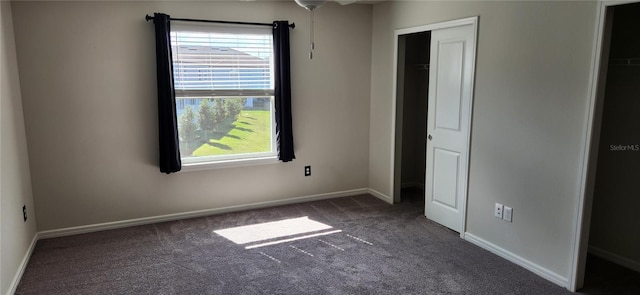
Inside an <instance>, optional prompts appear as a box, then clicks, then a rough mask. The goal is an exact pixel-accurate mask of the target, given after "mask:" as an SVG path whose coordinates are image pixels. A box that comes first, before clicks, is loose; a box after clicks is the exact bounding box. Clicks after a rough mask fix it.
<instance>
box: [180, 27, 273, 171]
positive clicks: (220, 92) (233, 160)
mask: <svg viewBox="0 0 640 295" xmlns="http://www.w3.org/2000/svg"><path fill="white" fill-rule="evenodd" d="M171 31H172V33H173V32H178V31H182V32H184V31H188V32H205V33H207V32H208V33H231V34H260V35H265V34H269V35H271V34H272V33H271V27H264V28H261V27H247V26H235V25H219V24H215V25H210V24H198V25H181V24H180V25H172V29H171ZM172 49H173V50H175V48H172ZM271 50H272V57H273V42H271ZM174 63H175V62H174ZM270 69H271V85H272V88H271V89H238V90H227V89H210V90H209V89H206V90H185V89H175V93H176V108H177V104H178V103H179V101H180V100H183V99H213V98H270V99H269V102H270V103H269V104H270V105H269V110H270V118H271V120H270V121H271V143H270V145H271V151H270V152H258V153H242V154H228V155H217V156H202V157H185V155H183V154H182V151H180V152H181V155H180V158H181V161H182V170H181V171H184V172H188V171H200V170H209V169H219V168H228V167H238V166H252V165H263V164H274V163H279V161H278V159H277V146H276V122H275V105H274V102H275V96H274V95H275V94H274V88H273V87H274V86H273V85H274V82H273V78H274V64H273V58H272V59H271V65H270ZM194 111H196V112H197V109H196V110H194Z"/></svg>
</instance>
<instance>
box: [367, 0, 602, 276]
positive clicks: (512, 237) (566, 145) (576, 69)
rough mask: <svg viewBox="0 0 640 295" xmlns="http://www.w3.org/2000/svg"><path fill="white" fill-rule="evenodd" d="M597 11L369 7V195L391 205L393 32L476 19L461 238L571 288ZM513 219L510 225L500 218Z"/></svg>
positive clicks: (591, 6)
mask: <svg viewBox="0 0 640 295" xmlns="http://www.w3.org/2000/svg"><path fill="white" fill-rule="evenodd" d="M596 7H597V3H596V2H584V1H581V2H574V1H568V2H560V1H552V2H538V1H535V2H533V1H531V2H521V1H517V2H504V1H500V2H498V1H495V2H488V1H487V2H484V1H471V2H454V1H452V2H432V1H429V2H392V3H383V4H378V5H375V6H374V11H373V47H372V48H373V50H372V74H371V77H372V79H371V114H370V116H371V121H370V129H371V133H370V148H369V150H370V156H369V185H370V186H371V188H373V189H375V190H377V191H380V192H383V193H385V194H391V180H392V178H391V176H392V174H391V173H393V170H392V166H391V144H390V143H391V142H392V138H391V128H392V126H393V124H392V122H391V120H392V113H391V109H392V102H393V101H392V97H393V95H392V94H393V93H392V91H393V90H392V81H393V78H394V77H392V72H393V69H392V67H393V46H394V44H393V32H394V30H396V29H401V28H408V27H415V26H420V25H426V24H432V23H437V22H442V21H447V20H453V19H460V18H466V17H470V16H479V17H480V21H479V34H478V52H477V63H476V85H475V91H474V106H473V121H472V124H473V127H472V134H471V151H470V170H469V192H468V204H467V224H466V230H467V232H468V233H469V234H471V235H473V236H475V237H478V238H480V239H482V240H484V241H487V242H488V243H490V244H492V245H493V246H495V247H497V248H499V249H501V251H503V253H509V254H511V255H512V256H516V257H519V258H521V259H523V260H525V261H528V262H529V263H531V264H532V265H534V266H536V267H539V268H540V269H543V270H545V271H546V272H547V273H549V274H551V275H552V276H555V277H557V278H558V279H559V280H562V281H568V277H569V273H570V267H571V266H570V261H571V256H572V254H573V249H572V237H573V235H574V231H575V220H574V216H575V214H576V211H577V207H578V188H579V180H580V167H581V161H582V158H581V156H580V151H581V150H583V148H584V130H585V129H586V127H585V126H586V125H585V124H586V120H585V118H586V111H587V102H588V89H589V73H590V63H591V57H592V50H593V42H594V40H593V37H594V28H595V16H596ZM496 202H499V203H502V204H505V205H507V206H510V207H513V208H514V211H513V222H512V223H507V222H504V221H501V220H499V219H497V218H495V217H493V207H494V203H496Z"/></svg>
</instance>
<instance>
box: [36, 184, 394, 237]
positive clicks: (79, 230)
mask: <svg viewBox="0 0 640 295" xmlns="http://www.w3.org/2000/svg"><path fill="white" fill-rule="evenodd" d="M366 193H370V194H372V195H374V196H376V197H378V198H380V196H377V195H376V194H374V193H372V192H371V190H370V189H366V188H362V189H354V190H347V191H340V192H332V193H325V194H316V195H310V196H302V197H295V198H289V199H284V200H277V201H267V202H260V203H253V204H245V205H237V206H229V207H222V208H214V209H205V210H197V211H190V212H182V213H175V214H167V215H159V216H151V217H143V218H135V219H128V220H121V221H113V222H105V223H99V224H91V225H83V226H75V227H68V228H61V229H54V230H47V231H41V232H39V233H38V234H39V235H38V236H39V239H47V238H56V237H63V236H70V235H77V234H84V233H90V232H97V231H102V230H110V229H117V228H124V227H131V226H137V225H144V224H151V223H158V222H165V221H173V220H180V219H188V218H194V217H201V216H208V215H215V214H222V213H229V212H237V211H243V210H250V209H260V208H267V207H274V206H282V205H290V204H297V203H304V202H310V201H318V200H325V199H333V198H340V197H348V196H355V195H361V194H366ZM383 200H385V201H386V199H383Z"/></svg>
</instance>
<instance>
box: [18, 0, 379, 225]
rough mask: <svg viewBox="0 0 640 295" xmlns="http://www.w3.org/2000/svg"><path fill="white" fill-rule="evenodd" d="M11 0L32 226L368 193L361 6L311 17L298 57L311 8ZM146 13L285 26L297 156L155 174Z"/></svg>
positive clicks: (331, 8)
mask: <svg viewBox="0 0 640 295" xmlns="http://www.w3.org/2000/svg"><path fill="white" fill-rule="evenodd" d="M12 5H13V9H14V11H13V12H14V25H15V32H16V47H17V51H18V53H19V55H18V64H19V69H20V79H21V82H22V95H23V101H24V111H25V122H26V127H27V139H28V142H29V147H30V149H29V159H30V161H31V171H32V180H33V194H34V201H35V202H36V204H38V207H37V208H36V211H37V212H36V213H37V215H38V230H40V231H42V230H51V229H60V228H66V227H73V226H81V225H89V224H98V223H103V222H111V221H121V220H128V219H133V218H142V217H148V216H158V215H164V214H173V213H180V212H188V211H194V210H203V209H212V208H221V207H227V206H235V205H242V204H252V203H258V202H268V201H277V200H284V199H287V198H293V197H301V196H309V195H315V194H323V193H332V192H340V191H345V190H353V189H361V188H367V187H368V176H367V175H368V160H369V159H368V155H369V150H368V148H369V145H368V142H369V98H370V93H369V91H370V72H371V70H370V68H371V54H370V52H371V13H372V8H371V6H369V5H349V6H341V5H338V4H336V3H329V4H327V5H325V6H324V7H322V9H321V10H318V11H317V12H316V15H315V16H316V32H315V37H316V40H315V41H316V51H315V53H314V59H313V60H309V59H308V46H309V45H308V42H309V23H308V22H309V14H308V12H307V11H306V10H304V9H302V8H300V7H298V6H297V5H296V4H295V3H293V1H291V2H262V1H259V2H185V1H180V2H165V1H158V2H152V1H140V2H124V1H123V2H110V1H109V2H27V1H25V2H14V3H13V4H12ZM153 12H164V13H167V14H169V15H171V16H174V17H182V18H201V19H220V20H240V21H257V22H271V21H273V20H278V19H288V20H289V21H292V22H295V23H296V28H295V29H294V30H293V31H291V47H292V50H291V51H292V53H293V56H292V60H291V64H292V68H291V71H292V76H293V78H292V79H293V80H292V85H293V125H294V126H295V129H294V141H295V147H296V156H297V159H296V160H295V161H293V162H291V163H279V164H271V165H261V166H252V167H237V168H229V169H219V170H208V171H194V172H184V173H177V174H173V175H164V174H161V173H160V172H159V169H158V167H157V164H156V162H157V157H158V154H157V150H158V148H157V146H156V145H157V127H156V125H157V114H156V102H155V101H156V82H155V79H156V78H155V47H154V32H153V24H152V23H150V22H149V23H147V22H145V21H144V16H145V14H152V13H153ZM305 165H311V166H312V171H313V174H312V176H311V177H304V175H303V167H304V166H305Z"/></svg>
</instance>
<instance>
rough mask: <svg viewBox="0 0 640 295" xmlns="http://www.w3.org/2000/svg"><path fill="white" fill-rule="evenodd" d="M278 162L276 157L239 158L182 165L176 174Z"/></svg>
mask: <svg viewBox="0 0 640 295" xmlns="http://www.w3.org/2000/svg"><path fill="white" fill-rule="evenodd" d="M278 163H280V161H279V160H278V157H277V156H269V157H261V158H244V159H242V158H240V159H231V160H224V161H212V162H200V163H197V162H196V163H183V164H182V169H181V170H180V171H179V172H178V173H182V172H192V171H203V170H213V169H222V168H232V167H244V166H256V165H267V164H278Z"/></svg>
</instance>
